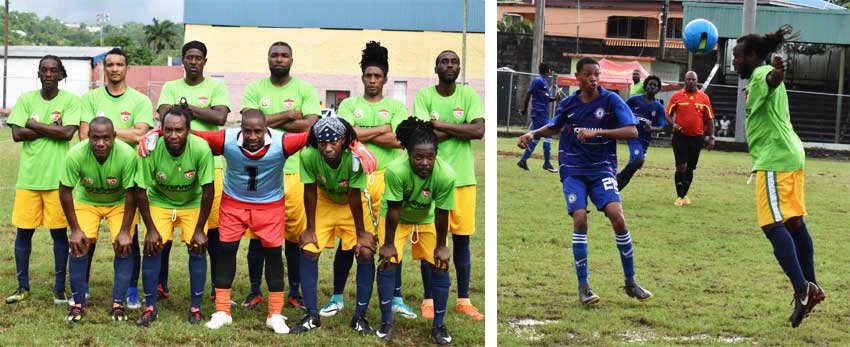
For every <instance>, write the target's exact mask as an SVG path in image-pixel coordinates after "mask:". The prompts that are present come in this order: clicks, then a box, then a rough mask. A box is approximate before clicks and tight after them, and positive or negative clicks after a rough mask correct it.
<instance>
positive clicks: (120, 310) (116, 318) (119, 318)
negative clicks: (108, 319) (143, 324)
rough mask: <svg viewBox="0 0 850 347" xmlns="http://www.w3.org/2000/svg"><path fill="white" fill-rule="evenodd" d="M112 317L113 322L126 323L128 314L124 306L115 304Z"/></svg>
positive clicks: (111, 313)
mask: <svg viewBox="0 0 850 347" xmlns="http://www.w3.org/2000/svg"><path fill="white" fill-rule="evenodd" d="M110 315H111V316H112V321H113V322H126V321H127V312H126V311H124V306H121V305H118V304H113V305H112V312H110Z"/></svg>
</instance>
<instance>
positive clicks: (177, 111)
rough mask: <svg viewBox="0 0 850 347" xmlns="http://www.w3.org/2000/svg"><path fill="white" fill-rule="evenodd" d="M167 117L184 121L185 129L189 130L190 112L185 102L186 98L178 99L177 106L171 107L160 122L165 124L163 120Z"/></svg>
mask: <svg viewBox="0 0 850 347" xmlns="http://www.w3.org/2000/svg"><path fill="white" fill-rule="evenodd" d="M168 116H179V117H183V118H185V119H186V129H191V128H190V127H189V124H191V123H192V110H190V109H189V103H188V102H187V101H186V98H180V103H179V104H177V105H172V106H171V109H170V110H168V113H166V114H165V116H163V117H162V122H163V123H165V118H168Z"/></svg>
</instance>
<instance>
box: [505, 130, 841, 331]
mask: <svg viewBox="0 0 850 347" xmlns="http://www.w3.org/2000/svg"><path fill="white" fill-rule="evenodd" d="M498 143H499V144H498V150H499V156H498V161H497V163H498V164H497V165H498V180H497V184H498V186H499V191H498V221H499V223H498V225H499V239H498V244H499V263H498V276H499V299H498V305H499V344H500V345H503V346H521V345H531V346H566V345H573V346H589V345H596V346H612V345H613V346H618V345H646V346H671V345H697V346H715V345H760V346H797V345H822V346H825V345H835V346H846V345H850V332H848V329H847V317H848V312H850V311H848V304H847V303H848V281H847V273H848V272H847V254H848V251H847V245H848V244H850V234H848V225H850V198H848V194H850V163H848V162H846V161H843V162H842V161H827V160H817V159H808V160H807V162H806V171H805V172H806V177H805V179H806V182H805V184H806V196H805V198H806V205H807V207H808V212H809V216H808V217H806V221H807V224H808V227H809V230H810V232H811V235H812V238H813V240H814V246H815V263H816V271H817V276H818V282H820V283H821V285H822V286H823V288H824V289H825V290H826V293H827V299H826V301H825V302H823V303H822V304H821V305H819V306H818V307H816V308H815V310H814V311H813V312H812V314H811V315H810V316H809V317H808V318H806V319H805V320H804V321H803V324H802V325H801V326H800V327H799V328H797V329H792V328H791V327H790V324H789V323H788V316H789V315H790V313H791V310H792V305H791V304H790V302H791V299H792V289H791V285H790V283H789V281H788V279H787V277H786V276H785V275H784V273H783V272H782V270H781V268H780V267H779V265H778V264H777V263H776V260H775V259H774V256H773V252H772V248H771V246H770V243H769V241H768V240H767V239H766V238H765V236H764V234H763V233H762V232H761V230H760V229H759V228H758V224H757V219H756V209H755V196H754V192H753V189H754V188H753V185H747V178H748V177H749V174H750V165H751V161H750V157H749V155H748V154H747V153H729V152H707V151H703V152H702V155H701V157H700V163H699V168H698V169H697V170H696V172H695V175H694V182H693V185H692V186H691V190H690V193H689V197H690V198H691V201H692V203H691V205H688V206H685V207H676V206H673V202H674V200H675V197H676V194H675V187H674V184H673V172H674V169H673V168H674V165H673V153H672V150H671V149H670V148H659V147H653V148H650V150H649V153H648V157H647V160H646V165H645V166H644V168H643V169H642V170H640V171H639V172H638V173H637V174H636V175H635V177H634V178H633V179H632V181H631V183H630V184H629V186H628V187H627V188H626V189H625V190H624V191H623V193H622V199H623V208H624V211H625V217H626V221H627V224H628V226H629V229H630V231H631V234H632V237H633V239H634V247H635V264H636V272H637V279H638V282H639V283H641V284H642V285H643V286H644V287H645V288H647V289H649V290H651V291H652V292H653V293H654V294H655V297H654V298H653V299H652V300H651V301H649V302H645V303H640V302H638V301H636V300H635V299H632V298H629V297H627V296H626V295H625V294H624V293H623V291H622V289H621V288H622V286H623V277H622V276H623V275H622V267H621V265H620V260H619V257H618V253H617V249H616V245H615V243H614V236H613V231H612V229H611V226H610V223H609V222H608V220H607V218H605V217H604V215H603V214H602V213H599V212H595V211H594V212H593V213H591V214H590V216H589V222H588V223H589V227H588V228H589V232H588V236H589V237H588V239H589V257H588V260H589V269H590V277H589V278H590V283H591V286H592V288H594V290H595V291H596V293H597V294H598V295H599V296H600V297H601V301H600V302H599V304H598V305H596V306H595V307H592V308H589V309H588V308H585V307H582V305H581V304H580V303H579V301H578V294H577V288H576V287H577V280H576V276H575V268H574V266H573V257H572V250H571V245H570V243H571V235H572V232H573V228H572V220H571V219H570V217H569V215H568V214H567V212H566V204H565V201H564V197H563V193H562V189H561V184H560V182H559V181H558V174H555V173H549V172H545V171H543V170H542V169H541V165H542V157H540V155H541V154H542V149H541V148H538V149H537V151H536V153H535V156H536V157H535V158H533V159H532V160H530V161H529V162H528V165H529V167H530V168H531V171H530V172H526V171H522V170H521V169H519V168H518V167H517V166H516V164H515V163H516V161H517V160H518V159H519V156H520V154H521V150H520V149H518V148H517V147H516V138H502V139H499V142H498ZM553 145H555V146H556V145H557V143H553ZM555 146H553V147H555ZM538 147H540V146H538ZM618 150H619V153H620V154H621V155H620V157H621V158H625V160H628V154H627V153H628V150H627V147H626V146H624V145H620V146H619V148H618ZM553 153H557V149H555V148H553ZM621 162H622V161H621ZM621 166H622V165H621ZM524 319H534V320H537V321H546V322H544V324H540V325H531V324H529V322H527V321H526V322H522V323H525V324H517V323H518V322H519V321H520V320H524ZM538 323H540V322H538Z"/></svg>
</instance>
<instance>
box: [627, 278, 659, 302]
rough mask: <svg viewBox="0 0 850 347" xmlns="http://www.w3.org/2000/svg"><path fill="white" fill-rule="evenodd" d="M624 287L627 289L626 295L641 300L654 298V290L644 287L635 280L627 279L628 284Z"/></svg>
mask: <svg viewBox="0 0 850 347" xmlns="http://www.w3.org/2000/svg"><path fill="white" fill-rule="evenodd" d="M623 289H624V290H625V291H626V295H628V296H629V297H632V298H636V299H638V300H640V301H649V299H652V292H650V291H648V290H646V289H643V288H642V287H641V286H640V285H639V284H637V282H635V281H634V280H631V281H626V286H625V287H623Z"/></svg>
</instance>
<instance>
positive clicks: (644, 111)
mask: <svg viewBox="0 0 850 347" xmlns="http://www.w3.org/2000/svg"><path fill="white" fill-rule="evenodd" d="M626 105H629V109H631V110H632V113H634V115H635V118H637V120H638V123H639V124H638V127H637V131H638V140H640V143H641V144H642V145H644V146H648V145H649V140H650V139H651V138H652V132H650V131H647V130H646V129H645V128H644V125H645V124H649V125H652V126H654V127H661V126H665V125H667V120H666V119H665V118H664V106H662V105H661V103H660V102H658V100H653V101H652V102H651V103H647V102H646V98H644V95H635V96H632V97H631V98H629V100H628V101H626Z"/></svg>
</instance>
